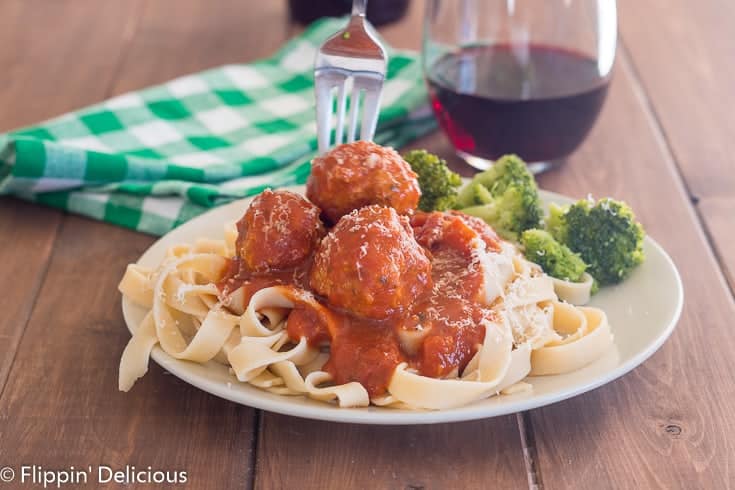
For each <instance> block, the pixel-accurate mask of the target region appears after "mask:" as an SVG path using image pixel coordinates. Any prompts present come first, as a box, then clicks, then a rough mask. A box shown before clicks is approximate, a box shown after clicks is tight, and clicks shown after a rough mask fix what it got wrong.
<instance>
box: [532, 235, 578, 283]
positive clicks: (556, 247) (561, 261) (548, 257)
mask: <svg viewBox="0 0 735 490" xmlns="http://www.w3.org/2000/svg"><path fill="white" fill-rule="evenodd" d="M521 245H523V249H524V254H525V255H526V258H527V259H528V260H530V261H531V262H535V263H537V264H538V265H540V266H541V268H542V269H543V270H544V272H546V273H547V274H548V275H550V276H553V277H558V278H559V279H563V280H565V281H572V282H580V281H581V280H582V276H583V275H584V271H585V270H586V269H587V264H585V263H584V261H583V260H582V259H581V258H580V256H579V255H578V254H576V253H574V252H572V251H571V250H569V248H568V247H567V246H566V245H563V244H561V243H559V242H558V241H556V240H555V239H554V237H553V236H551V233H549V232H548V231H544V230H537V229H533V230H526V231H524V232H523V234H521Z"/></svg>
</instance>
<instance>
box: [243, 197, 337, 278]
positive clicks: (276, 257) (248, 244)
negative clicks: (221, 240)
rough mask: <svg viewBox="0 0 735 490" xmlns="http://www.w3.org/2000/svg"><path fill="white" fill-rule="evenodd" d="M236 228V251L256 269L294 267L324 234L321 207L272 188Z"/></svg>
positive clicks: (260, 270) (252, 269) (306, 255)
mask: <svg viewBox="0 0 735 490" xmlns="http://www.w3.org/2000/svg"><path fill="white" fill-rule="evenodd" d="M237 231H238V235H237V242H236V244H237V253H238V255H239V257H240V258H241V259H242V260H243V261H244V262H245V265H246V266H247V267H248V269H250V270H251V271H253V272H267V271H270V270H273V269H288V268H291V267H295V266H296V265H298V264H299V263H301V262H303V261H304V260H305V259H306V258H307V257H309V256H310V255H311V254H312V252H313V251H314V249H315V248H316V245H317V243H318V242H319V239H320V238H321V237H322V236H324V233H325V230H324V225H323V224H322V222H321V220H320V219H319V208H318V207H316V206H314V205H313V204H312V203H310V202H309V201H307V200H306V199H304V197H302V196H300V195H298V194H294V193H293V192H288V191H275V192H273V191H271V190H269V189H267V190H265V191H263V192H262V193H260V194H259V195H258V196H257V197H256V198H255V199H253V202H252V203H250V207H249V208H248V210H247V211H246V212H245V216H243V217H242V219H240V221H238V223H237Z"/></svg>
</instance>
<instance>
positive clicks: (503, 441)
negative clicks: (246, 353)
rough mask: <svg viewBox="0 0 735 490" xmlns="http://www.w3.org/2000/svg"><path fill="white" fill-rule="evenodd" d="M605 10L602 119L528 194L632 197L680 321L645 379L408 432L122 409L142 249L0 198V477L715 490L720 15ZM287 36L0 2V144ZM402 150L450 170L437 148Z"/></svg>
mask: <svg viewBox="0 0 735 490" xmlns="http://www.w3.org/2000/svg"><path fill="white" fill-rule="evenodd" d="M618 3H619V8H620V24H621V28H620V31H621V38H620V49H619V52H618V58H617V64H616V67H615V79H614V83H613V84H612V89H611V93H610V95H609V98H608V100H607V103H606V105H605V108H604V110H603V113H602V116H601V118H600V120H599V122H598V123H597V125H596V127H595V129H594V130H593V132H592V134H591V136H590V137H589V139H588V140H587V141H586V143H585V144H584V145H583V147H582V148H581V149H580V150H579V151H577V152H576V153H575V154H574V156H573V157H572V158H571V160H570V161H569V162H568V164H567V165H566V166H565V167H563V168H562V169H559V170H557V171H554V172H552V173H549V174H546V175H543V176H542V177H541V178H540V184H541V185H542V186H543V187H545V188H547V189H551V190H554V191H558V192H562V193H566V194H571V195H577V196H580V194H582V193H587V192H592V193H593V194H594V195H598V196H602V195H612V196H615V197H617V198H621V199H624V200H626V201H628V202H630V203H631V204H632V205H633V207H634V208H635V209H636V211H637V213H638V215H639V217H640V219H641V220H642V221H643V223H644V225H645V227H646V229H647V230H648V232H649V233H650V235H651V236H653V237H654V238H655V239H656V240H658V241H659V242H660V243H661V244H662V245H663V246H664V247H665V248H666V249H667V250H668V251H669V253H670V254H671V255H672V256H673V258H674V261H675V262H676V264H677V266H678V267H679V270H680V271H681V274H682V277H683V280H684V285H685V294H686V306H685V308H684V313H683V316H682V319H681V321H680V323H679V326H678V328H677V329H676V331H675V332H674V334H673V336H672V337H671V339H670V340H669V341H668V342H667V343H666V344H665V345H664V346H663V348H662V349H661V350H660V351H659V352H658V353H657V354H656V355H654V356H653V357H652V358H651V359H650V360H649V361H647V362H646V363H645V364H643V365H642V366H640V367H639V368H637V369H636V370H634V371H633V372H631V373H630V374H628V375H626V376H624V377H623V378H622V379H619V380H618V381H615V382H613V383H611V384H608V385H606V386H604V387H602V388H599V389H597V390H595V391H593V392H591V393H587V394H585V395H582V396H579V397H577V398H574V399H571V400H568V401H565V402H562V403H557V404H555V405H552V406H549V407H546V408H542V409H537V410H532V411H530V412H527V413H523V414H520V415H517V416H505V417H498V418H493V419H488V420H481V421H475V422H467V423H458V424H449V425H434V426H418V427H362V426H355V425H342V424H332V423H324V422H315V421H309V420H302V419H298V418H292V417H285V416H280V415H275V414H272V413H266V412H260V411H257V410H253V409H250V408H247V407H243V406H239V405H236V404H234V403H230V402H227V401H224V400H221V399H219V398H216V397H214V396H210V395H208V394H206V393H204V392H202V391H200V390H197V389H195V388H193V387H191V386H189V385H187V384H186V383H184V382H182V381H180V380H178V379H177V378H175V377H173V376H170V375H167V373H165V372H164V371H163V370H162V369H161V368H159V367H158V366H157V365H152V367H151V370H150V372H149V374H148V375H147V376H146V377H145V378H144V379H143V380H141V381H140V382H138V384H137V385H136V386H135V389H134V390H133V391H132V392H130V393H128V394H123V393H120V392H118V391H117V368H118V359H119V356H120V354H121V352H122V349H123V347H124V346H125V344H126V342H127V339H128V338H129V334H128V332H127V330H126V329H125V326H124V324H123V319H122V315H121V312H120V297H119V295H118V294H117V293H116V291H115V287H116V285H117V282H118V281H119V279H120V277H121V275H122V273H123V270H124V267H125V265H126V264H127V263H129V262H131V261H134V260H135V259H136V258H137V257H138V256H139V255H140V254H141V252H142V251H143V250H145V249H146V247H148V246H149V245H150V244H151V243H152V242H153V240H154V238H153V237H150V236H145V235H141V234H137V233H134V232H131V231H128V230H124V229H121V228H116V227H114V226H110V225H107V224H103V223H99V222H95V221H90V220H88V219H84V218H80V217H77V216H73V215H67V214H63V213H60V212H58V211H55V210H51V209H47V208H43V207H40V206H35V205H31V204H27V203H24V202H21V201H19V200H15V199H11V198H3V199H0V264H1V265H0V284H2V295H0V312H2V314H1V315H0V466H4V465H10V466H13V467H15V468H17V467H18V466H20V465H22V464H36V465H41V466H43V467H45V468H68V467H69V466H71V465H74V466H76V467H86V466H88V465H98V464H105V465H110V466H114V467H125V465H135V466H136V467H139V468H145V467H147V466H152V467H154V468H159V469H169V470H173V469H178V470H186V471H187V472H188V475H189V483H188V486H187V488H196V489H200V488H201V489H229V488H251V487H256V488H319V489H321V488H367V487H377V488H482V487H488V488H490V487H492V488H525V487H533V488H568V487H576V488H595V489H597V488H665V489H672V488H687V489H690V488H718V489H720V488H726V487H728V486H729V485H733V483H734V482H735V376H734V375H733V371H734V370H735V368H733V360H735V335H734V333H735V330H734V329H735V324H734V323H733V319H735V304H734V303H733V288H734V287H735V252H734V251H733V250H734V249H733V247H732V242H733V241H735V143H733V142H734V141H735V117H733V115H732V114H733V112H732V111H733V102H735V97H734V96H733V87H735V65H734V64H733V55H735V35H733V25H735V3H733V2H727V1H723V0H719V1H718V0H703V1H702V2H696V3H695V2H691V1H689V0H647V1H645V2H633V1H623V2H618ZM422 9H423V2H421V1H419V0H416V1H415V2H414V3H413V7H412V9H411V11H410V13H409V15H408V17H407V18H406V19H405V20H404V21H402V22H401V23H400V24H397V25H393V26H389V27H387V28H385V29H383V31H382V32H383V34H384V35H385V36H386V38H387V39H388V40H389V41H390V42H391V43H393V44H394V45H397V46H402V47H414V48H416V47H418V44H419V40H420V37H419V32H420V26H421V13H422ZM293 32H294V29H293V27H291V26H289V24H288V20H287V11H286V2H281V1H261V2H255V1H251V0H218V1H216V2H206V1H204V0H156V1H147V2H146V1H143V0H126V1H106V2H101V1H98V0H57V1H42V0H5V1H4V2H3V4H2V15H0V73H2V74H3V81H2V84H0V87H2V88H0V130H2V131H5V130H10V129H13V128H16V127H19V126H22V125H26V124H30V123H33V122H36V121H39V120H41V119H44V118H47V117H50V116H54V115H57V114H60V113H63V112H65V111H69V110H73V109H77V108H79V107H82V106H84V105H87V104H91V103H94V102H97V101H100V100H103V99H105V98H108V97H110V96H112V95H114V94H119V93H121V92H125V91H128V90H133V89H139V88H142V87H145V86H148V85H151V84H155V83H160V82H163V81H166V80H168V79H171V78H173V77H176V76H178V75H182V74H185V73H189V72H193V71H198V70H202V69H205V68H209V67H213V66H217V65H221V64H224V63H230V62H245V61H250V60H253V59H256V58H258V57H262V56H266V55H268V54H269V53H271V52H273V51H274V50H275V49H276V48H278V47H279V46H280V45H281V44H282V43H283V41H284V40H285V39H287V38H288V37H289V36H290V35H291V34H293ZM415 146H417V147H427V148H429V149H431V150H433V151H436V152H439V153H441V154H442V155H445V156H449V155H451V148H450V146H449V144H448V142H447V140H446V139H445V138H444V136H443V135H441V134H439V133H437V134H434V135H431V136H429V137H427V138H424V139H423V140H422V141H420V142H418V143H416V144H415ZM453 163H454V165H456V166H458V168H459V165H460V164H459V162H456V161H454V162H453ZM462 168H463V169H464V170H465V172H466V168H465V167H462ZM90 487H91V485H90ZM0 488H26V487H20V486H9V485H7V484H6V485H5V486H3V484H2V483H0ZM83 488H86V487H83Z"/></svg>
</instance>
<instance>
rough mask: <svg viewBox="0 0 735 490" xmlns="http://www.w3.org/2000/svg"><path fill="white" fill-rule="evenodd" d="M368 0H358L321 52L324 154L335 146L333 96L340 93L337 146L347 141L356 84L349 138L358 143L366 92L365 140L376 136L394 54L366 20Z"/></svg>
mask: <svg viewBox="0 0 735 490" xmlns="http://www.w3.org/2000/svg"><path fill="white" fill-rule="evenodd" d="M366 7H367V0H353V2H352V17H351V18H350V21H349V23H348V24H347V27H345V29H344V30H342V31H339V32H337V33H336V34H334V35H333V36H332V37H330V38H329V39H327V40H326V41H325V42H324V44H322V46H321V48H319V52H318V53H317V56H316V64H315V67H314V89H315V92H316V125H317V140H318V142H319V153H324V152H326V151H327V150H328V149H329V148H330V144H329V143H330V139H331V138H330V132H331V129H332V124H331V122H332V100H333V97H334V94H333V92H334V89H335V88H336V92H337V126H336V128H335V137H334V140H335V141H334V144H335V145H339V144H341V143H342V141H343V137H344V127H345V112H346V107H347V91H348V90H349V86H348V85H349V84H350V83H351V85H352V95H351V97H350V115H349V125H348V129H347V141H348V142H352V141H355V133H356V132H357V117H358V116H357V112H358V106H359V103H360V98H361V97H360V95H361V93H363V95H362V106H363V107H362V123H361V125H360V139H362V140H370V139H372V138H373V135H374V134H375V126H376V124H377V122H378V113H379V108H380V96H381V93H382V91H383V81H384V80H385V73H386V67H387V64H388V56H387V55H386V52H385V48H384V47H383V46H382V44H380V41H378V39H377V38H376V37H375V35H374V34H373V32H372V26H371V25H370V24H369V22H368V21H367V19H366V18H365V9H366Z"/></svg>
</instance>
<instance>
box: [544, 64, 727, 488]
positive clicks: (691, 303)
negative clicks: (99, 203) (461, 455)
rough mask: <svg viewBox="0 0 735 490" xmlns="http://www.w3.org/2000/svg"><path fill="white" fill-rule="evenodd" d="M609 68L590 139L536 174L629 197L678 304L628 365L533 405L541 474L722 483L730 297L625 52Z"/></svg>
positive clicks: (598, 484)
mask: <svg viewBox="0 0 735 490" xmlns="http://www.w3.org/2000/svg"><path fill="white" fill-rule="evenodd" d="M615 77H616V78H615V82H614V83H613V85H612V87H611V93H610V99H609V100H608V103H607V105H606V107H605V110H604V113H603V116H602V117H601V119H600V120H599V122H598V125H597V127H596V128H595V130H594V132H593V134H592V135H591V136H590V139H589V140H588V141H587V142H586V143H585V145H584V147H583V148H581V150H580V151H579V152H578V153H577V154H575V155H574V157H573V158H572V159H571V160H570V161H569V162H568V165H567V166H566V167H565V168H564V169H561V170H559V171H557V172H553V173H550V174H548V175H545V176H543V177H542V178H541V180H540V183H541V185H542V186H543V187H545V188H548V189H552V190H557V191H560V192H563V193H566V194H570V195H574V194H577V196H579V197H582V196H580V195H579V194H580V191H579V189H584V190H585V191H589V192H591V193H593V194H594V195H597V196H601V195H611V196H614V197H616V198H621V199H624V200H626V201H627V202H629V203H630V204H631V205H632V206H633V208H634V209H635V210H636V211H637V214H638V216H639V218H640V219H641V221H642V222H643V223H644V225H645V227H646V230H647V231H648V233H649V234H650V235H651V236H652V237H653V238H654V239H655V240H657V241H659V243H661V245H663V247H664V248H665V249H666V250H667V251H668V252H669V254H671V256H672V258H673V259H674V262H675V263H676V265H677V267H678V268H679V271H680V272H681V274H682V279H683V281H684V288H685V298H686V304H685V308H684V313H683V316H682V320H681V321H680V322H679V325H678V327H677V329H676V330H675V331H674V333H673V335H672V337H671V339H670V340H669V341H668V342H667V343H666V344H664V346H663V347H662V348H661V350H660V351H659V352H658V353H656V354H655V355H654V356H653V357H652V358H651V359H649V360H648V361H647V362H646V363H644V364H643V365H641V366H640V367H639V368H637V369H635V370H634V371H633V372H632V373H630V374H628V375H626V376H624V377H623V378H621V379H620V380H618V381H615V382H613V383H611V384H609V385H606V386H604V387H602V388H600V389H598V390H595V391H593V392H591V393H588V394H586V395H584V396H580V397H577V398H574V399H571V400H568V401H565V402H562V403H559V404H555V405H552V406H549V407H546V408H542V409H538V410H533V411H532V412H531V416H530V420H531V426H532V430H533V431H534V434H535V438H536V442H537V445H538V446H537V449H538V454H539V472H540V474H541V478H542V483H543V484H544V485H545V486H547V487H548V488H611V489H612V488H662V489H669V488H726V487H727V485H728V484H730V483H732V482H733V481H735V473H734V471H735V443H734V442H733V441H734V440H735V423H734V422H733V420H732V418H731V417H729V414H730V413H732V412H733V411H735V385H734V384H733V383H732V377H731V375H730V374H729V372H730V367H729V364H730V362H729V359H730V357H731V352H733V351H735V339H734V338H733V336H732V332H731V330H732V327H731V323H732V321H731V318H733V316H734V315H735V305H734V304H733V301H732V297H731V296H730V295H729V292H728V291H727V289H726V287H725V284H724V281H723V276H722V274H721V271H720V270H719V268H718V265H717V263H716V261H715V260H714V256H713V254H712V252H711V250H710V248H709V246H708V244H707V241H706V238H705V236H704V234H703V232H702V229H701V226H700V225H699V223H698V222H697V217H696V215H695V214H694V212H693V210H692V208H691V206H690V204H689V203H688V200H687V195H686V193H685V189H684V187H683V185H682V182H681V181H680V180H679V176H678V174H677V172H676V169H675V167H674V164H673V160H672V159H671V155H670V154H669V152H668V148H667V147H666V146H665V145H664V144H663V143H662V139H661V138H660V135H657V134H656V131H657V128H656V127H655V125H652V124H651V123H650V119H651V115H650V114H648V113H647V110H646V108H645V101H644V100H641V98H640V95H641V92H640V91H638V90H636V88H635V81H634V80H633V79H632V77H631V73H630V65H629V63H627V61H626V59H625V58H624V57H622V58H620V59H619V63H618V66H617V72H616V74H615ZM611 135H614V137H611ZM613 328H614V326H613Z"/></svg>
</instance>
